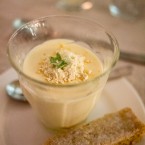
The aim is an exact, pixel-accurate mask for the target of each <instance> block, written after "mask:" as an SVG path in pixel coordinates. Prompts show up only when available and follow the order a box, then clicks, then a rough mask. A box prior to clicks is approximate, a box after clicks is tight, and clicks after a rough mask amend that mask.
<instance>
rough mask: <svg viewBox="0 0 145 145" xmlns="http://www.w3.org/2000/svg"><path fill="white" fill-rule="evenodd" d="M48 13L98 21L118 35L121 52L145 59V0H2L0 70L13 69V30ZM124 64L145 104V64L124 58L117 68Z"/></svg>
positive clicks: (0, 11) (0, 10)
mask: <svg viewBox="0 0 145 145" xmlns="http://www.w3.org/2000/svg"><path fill="white" fill-rule="evenodd" d="M48 15H74V16H81V17H85V18H89V19H92V20H95V21H97V22H98V23H100V24H101V25H103V26H104V27H105V28H106V29H107V30H109V31H111V32H112V33H113V34H114V35H115V37H116V39H117V40H118V42H119V46H120V49H121V51H123V52H127V53H129V54H130V53H131V54H132V53H133V54H137V57H138V55H139V56H140V54H141V56H140V58H142V59H144V60H145V0H88V1H87V0H0V73H3V72H4V71H6V70H7V69H8V68H10V64H9V62H8V58H7V54H6V49H7V43H8V40H9V38H10V36H11V35H12V33H13V32H14V31H15V30H16V29H17V28H18V27H19V26H20V25H21V24H23V23H25V22H27V21H30V20H33V19H36V18H39V17H44V16H48ZM58 25H59V22H58ZM70 29H71V28H70ZM73 29H75V26H74V28H73ZM122 54H123V53H122ZM135 56H136V55H135ZM125 65H129V66H131V67H132V68H133V70H132V72H131V74H129V75H127V76H126V77H127V79H128V80H129V81H130V82H131V83H132V84H133V86H134V87H135V88H136V90H137V91H138V92H139V95H140V96H141V97H142V99H143V100H144V103H145V63H136V62H135V61H128V60H127V59H123V57H121V58H120V60H119V62H118V64H117V66H116V67H120V66H121V67H122V66H125Z"/></svg>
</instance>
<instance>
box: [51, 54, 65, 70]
mask: <svg viewBox="0 0 145 145" xmlns="http://www.w3.org/2000/svg"><path fill="white" fill-rule="evenodd" d="M50 62H51V64H52V65H53V66H54V67H56V68H61V69H63V68H64V67H65V66H67V65H68V63H67V62H66V61H65V60H63V59H62V57H61V55H60V54H59V53H56V56H55V57H52V56H51V57H50Z"/></svg>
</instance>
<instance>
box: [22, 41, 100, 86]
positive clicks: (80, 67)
mask: <svg viewBox="0 0 145 145" xmlns="http://www.w3.org/2000/svg"><path fill="white" fill-rule="evenodd" d="M23 71H24V73H26V74H27V75H29V76H32V77H33V78H35V79H37V80H41V81H44V82H48V83H54V84H71V83H80V82H83V81H86V80H88V79H93V78H94V77H96V76H98V75H99V74H101V73H102V65H101V62H100V60H99V59H98V58H97V56H96V55H95V54H94V53H92V52H91V51H90V50H89V49H86V48H84V47H82V46H80V45H78V44H77V43H75V42H74V41H72V40H66V39H55V40H49V41H47V42H45V43H43V44H41V45H38V46H37V47H35V48H34V49H33V50H31V51H30V52H29V54H28V55H27V56H26V58H25V61H24V64H23Z"/></svg>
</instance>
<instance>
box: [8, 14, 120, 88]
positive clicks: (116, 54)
mask: <svg viewBox="0 0 145 145" xmlns="http://www.w3.org/2000/svg"><path fill="white" fill-rule="evenodd" d="M53 17H59V18H61V17H63V18H73V19H81V20H84V21H88V22H91V23H94V24H96V25H97V26H99V28H101V29H102V30H103V31H104V33H106V35H107V34H109V36H111V39H112V40H113V41H114V43H115V44H116V46H115V47H114V51H113V57H112V61H111V64H110V65H109V66H108V68H107V69H106V70H105V71H104V72H103V73H101V74H100V75H98V76H96V77H94V78H93V79H90V80H86V81H84V82H81V83H71V84H54V83H49V82H43V81H40V80H37V79H35V78H33V77H30V76H29V75H27V74H25V73H23V71H22V70H21V69H19V68H18V67H17V66H16V64H15V63H14V62H13V58H12V57H11V54H10V51H9V50H10V47H9V46H10V43H11V42H12V40H13V39H14V38H15V36H16V35H17V34H18V33H19V32H21V31H22V30H23V29H24V28H25V27H26V26H29V25H31V24H34V23H35V22H39V21H43V20H46V19H49V18H53ZM7 54H8V58H9V60H10V63H11V65H12V67H13V68H14V69H15V70H16V72H17V73H18V75H22V76H24V77H25V78H26V79H29V80H30V81H33V82H35V83H38V84H41V85H44V86H50V87H62V88H64V87H76V86H80V85H85V84H88V83H90V82H94V81H96V80H97V79H100V78H101V77H103V76H105V75H106V74H107V73H108V72H109V71H111V69H112V68H113V67H114V65H115V64H116V62H117V60H118V59H119V55H120V49H119V44H118V41H117V40H116V38H115V37H114V35H113V34H112V33H111V32H109V31H106V29H105V28H104V27H103V26H102V25H100V24H99V23H98V22H96V21H95V20H92V19H89V18H84V17H78V16H71V15H49V16H45V17H40V18H37V19H34V20H32V21H29V22H27V23H26V24H24V25H22V26H21V27H20V28H19V29H17V30H16V31H15V32H14V33H13V34H12V35H11V37H10V39H9V41H8V45H7Z"/></svg>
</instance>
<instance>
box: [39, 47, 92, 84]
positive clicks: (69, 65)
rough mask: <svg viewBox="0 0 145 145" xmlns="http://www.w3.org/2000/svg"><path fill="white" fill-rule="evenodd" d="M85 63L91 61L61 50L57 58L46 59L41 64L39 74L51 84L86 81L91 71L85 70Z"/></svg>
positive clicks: (56, 55)
mask: <svg viewBox="0 0 145 145" xmlns="http://www.w3.org/2000/svg"><path fill="white" fill-rule="evenodd" d="M85 63H90V61H89V60H86V58H85V57H84V56H81V55H78V54H75V53H73V52H71V51H69V50H65V49H61V50H60V51H59V52H56V54H55V56H51V57H45V58H44V59H43V60H42V61H41V62H40V63H39V67H38V71H37V73H39V74H40V75H42V76H43V77H44V79H45V80H46V81H48V82H49V83H55V84H66V83H71V82H74V81H76V80H77V82H81V81H86V80H87V79H88V75H89V74H91V70H86V69H85Z"/></svg>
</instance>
